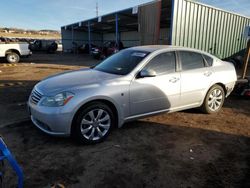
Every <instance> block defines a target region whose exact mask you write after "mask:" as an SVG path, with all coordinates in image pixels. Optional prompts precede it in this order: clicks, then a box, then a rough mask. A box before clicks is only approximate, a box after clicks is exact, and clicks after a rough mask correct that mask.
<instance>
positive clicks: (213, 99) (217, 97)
mask: <svg viewBox="0 0 250 188" xmlns="http://www.w3.org/2000/svg"><path fill="white" fill-rule="evenodd" d="M224 100H225V92H224V89H223V88H222V87H221V86H220V85H217V84H216V85H214V86H213V87H211V88H210V89H209V91H208V92H207V95H206V97H205V100H204V102H203V104H202V106H201V109H202V111H203V112H204V113H207V114H213V113H217V112H219V111H220V110H221V108H222V106H223V104H224Z"/></svg>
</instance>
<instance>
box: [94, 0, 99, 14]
mask: <svg viewBox="0 0 250 188" xmlns="http://www.w3.org/2000/svg"><path fill="white" fill-rule="evenodd" d="M98 8H99V7H98V1H96V6H95V9H96V17H98Z"/></svg>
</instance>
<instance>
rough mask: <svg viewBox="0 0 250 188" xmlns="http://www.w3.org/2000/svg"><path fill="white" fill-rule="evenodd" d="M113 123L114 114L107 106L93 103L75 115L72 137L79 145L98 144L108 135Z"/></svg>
mask: <svg viewBox="0 0 250 188" xmlns="http://www.w3.org/2000/svg"><path fill="white" fill-rule="evenodd" d="M114 123H115V119H114V114H113V112H112V110H111V109H110V108H109V106H107V105H106V104H104V103H101V102H93V103H90V104H89V105H87V106H86V107H84V108H83V110H82V111H81V112H80V113H79V114H78V115H77V118H76V124H75V125H73V126H74V127H73V129H72V136H73V137H74V138H75V139H77V141H79V142H80V143H86V144H94V143H98V142H101V141H103V140H104V139H105V138H106V137H107V136H108V135H109V133H110V131H111V128H112V127H113V125H114Z"/></svg>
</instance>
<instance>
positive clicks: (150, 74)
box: [139, 69, 156, 78]
mask: <svg viewBox="0 0 250 188" xmlns="http://www.w3.org/2000/svg"><path fill="white" fill-rule="evenodd" d="M139 76H140V77H141V78H144V77H155V76H156V72H155V71H154V70H150V69H145V70H142V71H141V72H140V73H139Z"/></svg>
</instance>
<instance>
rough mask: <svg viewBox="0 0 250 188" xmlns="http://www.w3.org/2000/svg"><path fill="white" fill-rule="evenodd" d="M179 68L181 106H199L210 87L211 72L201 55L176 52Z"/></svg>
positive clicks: (189, 52)
mask: <svg viewBox="0 0 250 188" xmlns="http://www.w3.org/2000/svg"><path fill="white" fill-rule="evenodd" d="M178 57H179V60H180V66H181V106H192V105H196V104H197V105H198V104H200V103H201V102H202V101H203V99H204V96H205V94H206V91H207V89H208V88H209V87H210V85H211V82H212V77H213V70H212V68H211V67H210V66H208V64H207V63H206V61H205V59H204V58H203V56H202V54H200V53H197V52H192V51H178Z"/></svg>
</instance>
